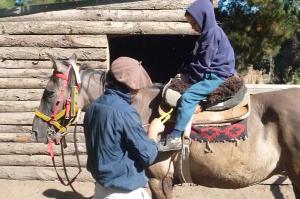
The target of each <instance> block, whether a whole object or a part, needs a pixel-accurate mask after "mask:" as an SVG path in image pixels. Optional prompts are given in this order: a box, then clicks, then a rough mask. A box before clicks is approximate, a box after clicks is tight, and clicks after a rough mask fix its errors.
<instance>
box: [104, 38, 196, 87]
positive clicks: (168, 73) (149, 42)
mask: <svg viewBox="0 0 300 199" xmlns="http://www.w3.org/2000/svg"><path fill="white" fill-rule="evenodd" d="M197 38H198V37H197V36H182V35H136V36H115V35H114V36H109V38H108V40H109V51H110V61H111V62H112V61H113V60H115V59H116V58H118V57H120V56H128V57H132V58H135V59H137V60H140V61H142V65H143V66H144V67H145V69H146V70H147V72H148V73H149V75H150V76H151V78H152V80H153V81H154V82H160V83H166V82H168V80H169V79H170V78H171V77H174V76H175V75H176V74H177V73H178V70H179V68H180V67H182V66H183V65H184V64H187V63H188V62H189V61H190V59H191V52H192V50H193V48H194V44H195V42H196V40H197Z"/></svg>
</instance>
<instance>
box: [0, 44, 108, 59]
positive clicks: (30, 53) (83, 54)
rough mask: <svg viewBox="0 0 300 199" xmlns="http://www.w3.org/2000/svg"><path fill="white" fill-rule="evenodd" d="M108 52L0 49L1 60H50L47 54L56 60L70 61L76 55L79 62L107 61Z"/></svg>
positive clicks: (97, 50)
mask: <svg viewBox="0 0 300 199" xmlns="http://www.w3.org/2000/svg"><path fill="white" fill-rule="evenodd" d="M106 51H107V49H106V48H76V49H71V48H67V49H66V48H65V49H64V48H46V47H45V48H44V47H0V59H25V60H26V59H31V60H32V59H33V60H41V59H43V60H49V57H48V55H47V53H49V54H51V55H52V56H53V57H54V58H56V59H68V58H69V57H70V56H71V55H72V54H73V53H75V54H76V55H77V58H78V59H79V60H106V55H107V52H106Z"/></svg>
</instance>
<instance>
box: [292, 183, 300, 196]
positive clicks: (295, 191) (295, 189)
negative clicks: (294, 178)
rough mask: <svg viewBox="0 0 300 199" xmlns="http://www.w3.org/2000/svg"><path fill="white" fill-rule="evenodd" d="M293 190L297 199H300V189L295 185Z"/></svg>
mask: <svg viewBox="0 0 300 199" xmlns="http://www.w3.org/2000/svg"><path fill="white" fill-rule="evenodd" d="M293 189H294V193H295V198H296V199H300V189H298V187H296V186H295V185H294V184H293Z"/></svg>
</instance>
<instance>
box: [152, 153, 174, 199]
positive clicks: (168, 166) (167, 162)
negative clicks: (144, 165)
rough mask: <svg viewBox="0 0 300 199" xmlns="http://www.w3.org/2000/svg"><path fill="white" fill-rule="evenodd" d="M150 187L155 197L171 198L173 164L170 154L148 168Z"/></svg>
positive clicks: (158, 198) (161, 198) (159, 198)
mask: <svg viewBox="0 0 300 199" xmlns="http://www.w3.org/2000/svg"><path fill="white" fill-rule="evenodd" d="M147 172H148V176H150V181H149V185H150V189H151V191H152V195H153V197H154V198H157V199H173V198H174V197H173V175H174V166H173V163H172V160H171V157H170V155H168V156H167V157H163V158H160V159H159V160H157V162H156V163H155V164H153V165H151V166H150V167H149V168H148V170H147Z"/></svg>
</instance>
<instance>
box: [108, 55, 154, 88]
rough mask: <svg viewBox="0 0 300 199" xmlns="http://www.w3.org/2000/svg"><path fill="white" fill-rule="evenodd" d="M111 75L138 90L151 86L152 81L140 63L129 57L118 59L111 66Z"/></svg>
mask: <svg viewBox="0 0 300 199" xmlns="http://www.w3.org/2000/svg"><path fill="white" fill-rule="evenodd" d="M110 70H111V73H112V75H113V76H114V78H115V79H116V80H117V81H119V82H121V83H123V84H125V85H126V86H128V87H129V88H130V89H133V90H138V89H142V88H147V87H150V86H152V81H151V79H150V77H149V75H148V73H147V72H146V71H145V69H144V67H143V66H142V65H141V63H140V62H139V61H137V60H135V59H133V58H130V57H119V58H117V59H116V60H115V61H113V63H112V64H111V69H110Z"/></svg>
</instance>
